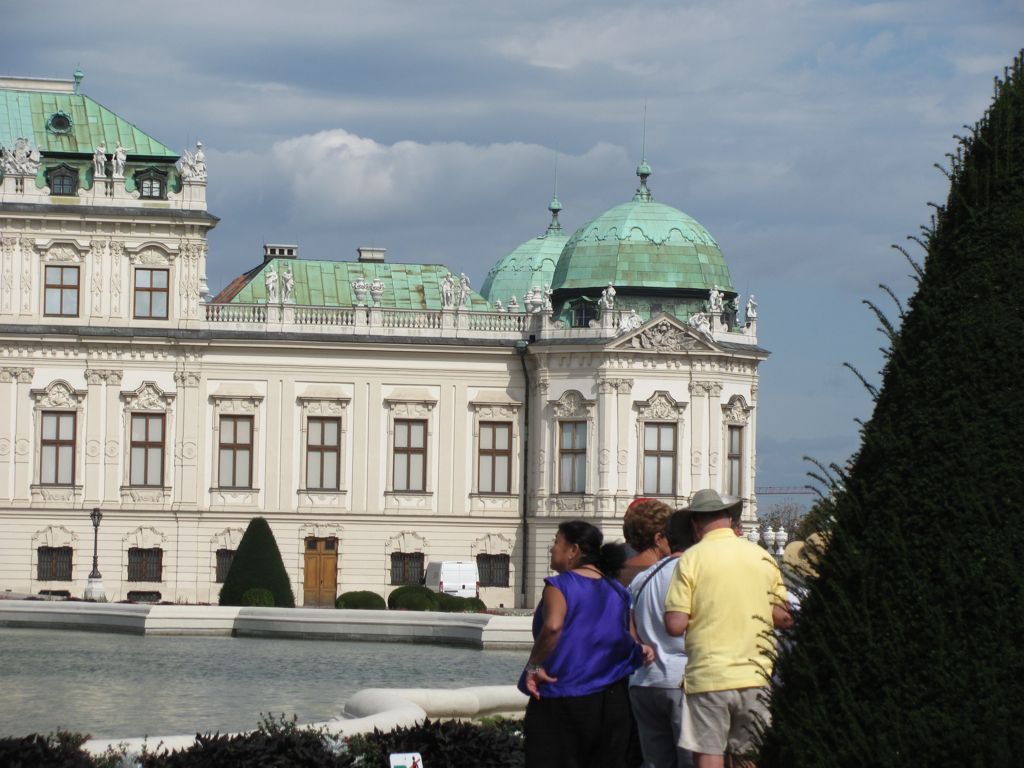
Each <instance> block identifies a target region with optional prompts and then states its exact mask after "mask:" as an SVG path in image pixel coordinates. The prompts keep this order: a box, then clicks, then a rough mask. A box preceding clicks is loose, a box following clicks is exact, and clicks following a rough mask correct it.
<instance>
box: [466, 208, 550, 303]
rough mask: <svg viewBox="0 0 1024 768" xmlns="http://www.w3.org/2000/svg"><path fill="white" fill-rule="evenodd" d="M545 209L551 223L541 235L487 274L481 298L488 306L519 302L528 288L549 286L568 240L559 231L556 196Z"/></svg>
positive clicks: (516, 250) (481, 290) (500, 261)
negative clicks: (497, 302)
mask: <svg viewBox="0 0 1024 768" xmlns="http://www.w3.org/2000/svg"><path fill="white" fill-rule="evenodd" d="M548 210H549V211H551V223H550V224H548V228H547V230H546V231H545V232H544V234H542V235H540V236H539V237H535V238H533V239H531V240H527V241H526V242H525V243H523V244H522V245H520V246H519V247H517V248H516V249H515V250H513V251H512V252H511V253H509V254H508V255H507V256H505V257H504V258H503V259H501V260H499V261H498V263H497V264H495V265H494V266H493V267H491V269H490V271H489V272H488V273H487V278H486V279H485V280H484V284H483V287H481V288H480V295H481V296H483V297H484V298H485V299H487V301H489V302H490V303H491V304H494V303H495V302H496V301H500V302H501V303H502V304H504V305H507V304H508V300H509V298H511V297H512V296H515V297H516V301H517V302H522V301H523V295H524V294H526V293H527V292H528V291H530V290H531V289H533V288H535V287H536V288H544V287H545V286H549V285H551V281H552V278H553V275H554V273H555V265H556V264H557V263H558V257H559V254H561V252H562V248H564V247H565V243H566V241H567V240H568V239H569V238H568V236H567V235H565V234H564V233H563V232H562V225H561V223H559V221H558V213H559V211H561V210H562V203H561V202H559V200H558V197H552V198H551V202H550V203H549V204H548Z"/></svg>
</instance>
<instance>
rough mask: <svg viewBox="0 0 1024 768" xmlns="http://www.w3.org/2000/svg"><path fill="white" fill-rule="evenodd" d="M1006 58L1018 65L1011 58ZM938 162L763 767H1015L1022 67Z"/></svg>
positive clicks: (1023, 625)
mask: <svg viewBox="0 0 1024 768" xmlns="http://www.w3.org/2000/svg"><path fill="white" fill-rule="evenodd" d="M1022 55H1024V53H1022ZM958 141H959V147H958V149H957V151H956V153H955V154H953V155H950V156H949V166H948V168H946V169H944V170H945V172H946V173H947V174H948V176H949V179H950V192H949V198H948V200H947V202H946V204H945V205H944V206H942V207H940V208H937V209H936V213H935V215H934V217H933V220H932V223H931V225H930V226H929V227H927V228H926V229H925V230H924V236H923V237H922V238H920V239H919V241H920V242H921V244H922V245H923V246H924V248H925V260H924V265H923V268H917V267H915V269H916V270H917V283H918V285H917V290H916V293H915V295H914V296H913V298H912V299H911V300H910V302H909V305H908V308H907V311H906V312H905V313H904V312H903V311H902V310H898V311H899V314H900V319H901V320H902V325H901V326H900V327H899V329H898V330H897V325H898V321H897V322H894V323H890V322H889V321H888V319H887V318H886V317H885V316H884V314H883V313H881V312H878V315H879V319H880V320H881V321H882V325H883V330H885V331H886V332H887V335H888V336H889V338H890V345H889V348H888V351H887V355H886V364H885V368H884V371H883V377H882V385H881V387H880V389H879V390H878V391H877V393H876V398H875V409H874V413H873V415H872V417H871V419H870V421H869V422H867V423H866V424H865V425H864V427H863V428H862V430H861V438H862V441H861V446H860V449H859V450H858V452H857V454H856V455H855V456H854V458H853V459H851V461H850V463H849V464H848V465H847V467H846V468H845V470H843V471H840V472H839V476H838V478H837V483H836V486H835V488H834V491H835V494H834V496H833V498H832V499H830V500H829V504H828V512H829V514H828V515H827V520H826V521H825V522H824V523H823V525H824V529H825V530H824V533H825V535H826V537H827V539H828V542H829V545H828V551H827V553H826V554H825V556H824V559H823V561H822V563H821V564H820V568H819V574H820V575H819V578H817V579H816V580H814V581H813V582H812V583H811V584H810V585H809V593H808V594H807V596H806V597H805V598H804V600H803V604H802V610H801V613H800V616H799V617H798V622H797V625H796V628H795V629H794V631H793V633H792V638H791V639H792V640H793V644H792V645H791V646H790V647H789V649H788V650H784V651H783V653H782V655H781V656H780V659H779V663H778V666H777V671H778V679H777V683H776V684H775V686H774V690H773V696H772V716H773V724H772V726H771V727H770V728H769V729H768V731H767V732H766V733H764V734H763V744H762V754H761V760H760V762H759V763H758V764H759V765H760V766H761V767H762V768H766V767H774V766H778V767H780V768H781V767H782V766H786V767H787V768H794V767H796V768H801V767H803V766H814V767H815V768H819V767H822V766H826V767H827V766H862V765H863V766H868V765H870V766H882V767H883V768H884V767H885V766H893V767H894V768H895V766H899V767H900V768H906V766H942V765H957V766H960V765H963V766H983V765H984V766H997V765H998V766H1009V765H1022V764H1024V652H1022V651H1021V647H1022V644H1024V415H1022V408H1024V384H1022V382H1024V66H1022V59H1021V57H1018V58H1017V59H1016V60H1015V61H1014V63H1013V66H1012V67H1011V68H1010V69H1009V70H1007V71H1006V73H1005V75H1004V78H1003V79H1002V80H1001V81H1000V80H997V81H996V85H995V95H994V98H993V101H992V104H991V106H990V107H989V109H988V111H987V112H986V114H985V115H984V117H983V118H982V119H981V121H980V122H978V123H977V125H975V126H974V128H973V129H970V130H969V132H968V134H967V135H966V136H964V137H958Z"/></svg>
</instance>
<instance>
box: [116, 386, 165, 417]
mask: <svg viewBox="0 0 1024 768" xmlns="http://www.w3.org/2000/svg"><path fill="white" fill-rule="evenodd" d="M121 400H122V401H123V402H124V406H125V408H126V409H127V410H129V411H167V410H169V409H170V407H171V403H172V402H173V401H174V393H173V392H171V393H168V392H164V391H163V390H162V389H161V388H160V387H159V386H158V385H157V384H154V383H153V382H152V381H145V382H143V383H142V384H140V385H139V387H138V388H137V389H135V390H134V391H130V392H122V393H121Z"/></svg>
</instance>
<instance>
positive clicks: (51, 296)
mask: <svg viewBox="0 0 1024 768" xmlns="http://www.w3.org/2000/svg"><path fill="white" fill-rule="evenodd" d="M45 283H46V286H45V291H44V295H43V304H44V306H43V313H44V314H45V315H46V316H48V317H78V267H49V266H48V267H47V268H46V280H45Z"/></svg>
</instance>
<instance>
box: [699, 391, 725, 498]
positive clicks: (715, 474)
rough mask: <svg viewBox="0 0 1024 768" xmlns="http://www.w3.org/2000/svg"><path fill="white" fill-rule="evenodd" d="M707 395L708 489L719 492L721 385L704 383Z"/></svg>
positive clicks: (721, 442) (722, 441)
mask: <svg viewBox="0 0 1024 768" xmlns="http://www.w3.org/2000/svg"><path fill="white" fill-rule="evenodd" d="M704 386H705V388H706V389H707V393H708V441H707V445H708V484H707V487H708V488H714V489H716V490H718V491H719V492H721V491H722V490H723V489H722V481H721V474H722V461H723V460H724V459H725V457H724V456H722V449H723V445H724V435H723V434H722V385H721V383H720V382H717V381H709V382H705V385H704Z"/></svg>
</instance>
